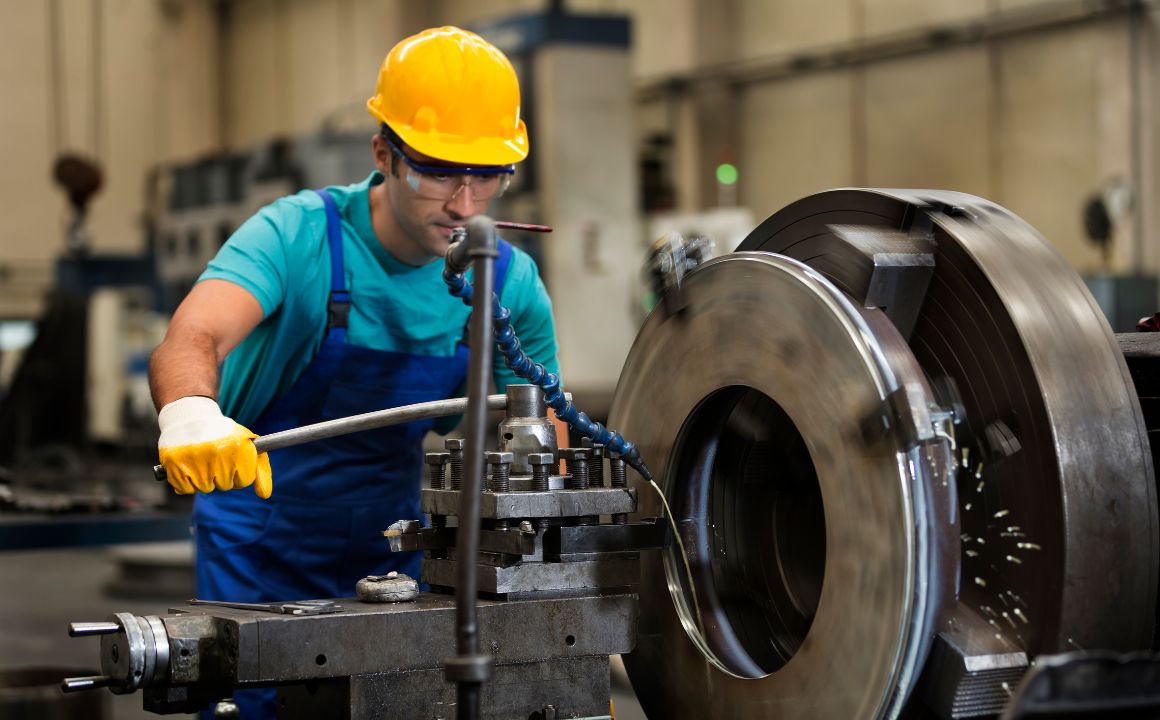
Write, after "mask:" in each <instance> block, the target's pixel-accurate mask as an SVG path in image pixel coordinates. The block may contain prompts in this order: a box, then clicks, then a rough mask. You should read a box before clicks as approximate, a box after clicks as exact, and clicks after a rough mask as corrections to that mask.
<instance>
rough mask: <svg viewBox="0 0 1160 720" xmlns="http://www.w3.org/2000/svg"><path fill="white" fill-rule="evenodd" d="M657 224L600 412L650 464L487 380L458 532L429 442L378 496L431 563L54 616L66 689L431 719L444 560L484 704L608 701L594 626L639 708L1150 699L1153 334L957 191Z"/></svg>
mask: <svg viewBox="0 0 1160 720" xmlns="http://www.w3.org/2000/svg"><path fill="white" fill-rule="evenodd" d="M683 248H684V246H683V245H682V244H681V243H680V242H672V243H668V244H666V245H665V246H663V247H661V248H660V249H659V250H658V253H657V255H656V256H655V257H654V260H655V264H654V268H655V271H656V274H655V277H656V279H657V280H658V286H660V287H662V288H663V298H662V301H661V303H660V305H659V306H658V307H657V309H656V310H655V311H654V312H653V313H652V314H651V315H650V316H649V318H648V319H647V320H646V321H645V323H644V325H643V327H642V328H641V330H640V332H639V335H638V336H637V339H636V342H635V344H634V345H633V348H632V350H631V352H630V354H629V357H628V359H627V361H626V363H625V366H624V369H623V372H622V374H621V377H620V381H619V384H618V386H617V391H616V395H615V399H614V402H613V406H612V411H611V416H610V418H609V427H610V428H615V429H616V430H618V431H619V432H620V433H622V434H623V436H624V437H625V438H627V439H630V440H631V441H633V442H634V443H636V446H637V448H638V449H639V452H640V456H641V457H643V458H647V459H648V462H649V466H650V468H651V470H652V473H653V476H654V478H655V488H654V486H653V485H652V484H650V483H648V482H645V481H644V480H642V479H640V478H639V477H636V475H635V473H628V472H627V471H626V468H625V462H624V459H623V458H621V457H618V456H615V454H613V456H612V457H607V455H609V453H607V452H605V450H606V448H603V447H601V446H599V444H595V445H593V444H589V446H588V447H580V448H558V447H557V444H556V441H555V438H554V435H553V434H552V433H550V432H549V431H550V429H551V426H550V424H549V423H547V422H546V421H545V420H544V405H543V395H542V394H541V393H540V392H539V390H538V389H537V388H535V387H532V386H516V387H513V388H510V389H509V391H508V393H507V395H506V397H504V398H493V400H492V403H491V404H492V407H500V406H502V407H506V409H507V418H506V419H505V421H504V422H503V423H501V425H500V427H499V430H498V437H497V441H498V445H499V451H498V452H494V453H490V454H488V456H487V457H486V458H475V460H474V462H475V463H476V464H477V465H478V464H482V463H483V462H484V460H486V462H487V465H488V467H489V469H490V472H489V473H488V487H487V489H486V490H485V491H484V492H483V494H482V495H481V496H479V497H478V498H475V499H477V500H478V501H479V502H478V508H479V511H478V513H479V519H481V520H482V522H483V528H482V530H481V531H480V533H479V539H478V545H479V553H478V557H477V558H476V559H474V560H472V558H473V557H474V556H475V553H472V552H467V551H465V550H464V548H463V547H461V546H460V545H461V543H459V542H457V540H456V532H455V528H456V527H457V526H458V525H459V524H460V523H458V522H456V521H457V520H458V519H459V517H458V514H459V508H460V507H461V505H460V501H461V500H463V499H464V498H463V497H462V496H463V491H462V489H461V483H462V481H463V477H464V473H465V470H464V465H463V463H464V461H465V457H464V455H463V452H464V451H463V445H462V442H461V441H459V440H450V441H448V452H447V453H445V454H439V453H437V454H432V455H429V456H428V468H429V470H430V475H429V482H428V487H427V488H425V489H424V490H423V496H422V506H423V510H424V512H425V513H428V514H429V516H430V522H429V523H428V525H427V526H426V527H424V526H423V524H422V523H420V522H418V519H414V518H404V519H402V521H401V522H398V523H395V524H393V525H392V522H393V521H395V520H399V519H397V518H383V521H384V522H383V526H384V528H386V529H387V531H386V536H387V537H385V538H384V540H383V542H390V543H391V545H392V548H393V549H396V550H399V551H422V552H424V560H423V571H422V578H420V580H421V581H422V582H424V583H426V584H428V585H429V586H430V589H429V590H428V591H425V592H418V588H417V587H416V586H415V584H414V583H413V582H411V581H410V580H409V579H407V578H400V577H373V576H372V577H368V578H367V580H366V581H364V583H360V588H359V589H358V591H357V594H356V589H355V588H352V589H351V592H352V597H349V598H338V599H322V600H303V599H301V598H286V603H282V604H275V605H270V606H263V607H249V608H245V607H228V606H223V605H224V604H218V605H215V604H195V605H191V606H188V607H182V608H176V609H174V610H173V611H172V613H171V614H169V615H165V616H161V617H155V616H148V617H138V616H134V615H131V614H118V615H116V616H114V617H113V618H111V619H110V620H109V621H108V622H102V623H77V624H74V625H73V627H72V631H73V634H75V635H88V634H97V635H101V636H102V637H101V654H100V657H101V666H102V675H101V676H98V677H95V678H74V679H70V680H67V681H66V689H83V688H85V687H95V686H107V687H108V688H109V689H111V690H112V691H113V692H117V693H126V692H134V691H137V690H141V691H142V693H143V696H144V705H145V707H146V708H147V709H149V710H153V711H156V712H161V713H164V712H178V711H181V712H188V711H191V710H194V709H200V708H203V707H205V706H206V705H207V704H209V703H211V702H213V701H216V700H219V699H221V698H226V697H228V696H229V695H230V694H231V692H232V691H233V689H235V688H244V687H251V686H259V685H277V686H278V687H279V705H280V706H281V708H282V709H281V710H280V713H282V714H280V717H287V718H297V717H303V718H305V717H310V718H322V717H337V718H352V719H355V720H360V719H364V718H386V717H389V718H442V717H450V716H452V715H454V714H456V712H457V708H456V695H455V692H454V687H453V686H452V685H450V684H449V683H448V682H447V677H451V676H452V675H454V674H455V673H448V675H447V676H445V666H447V665H448V664H449V663H448V658H449V657H450V656H451V655H452V654H453V648H454V641H455V630H454V619H455V618H454V616H455V610H454V593H455V592H457V591H462V590H464V586H463V585H462V584H461V583H459V582H458V578H459V577H461V575H459V574H458V571H459V570H460V569H461V566H462V564H463V563H464V562H470V563H472V565H473V567H474V569H475V571H476V572H475V583H474V586H475V587H474V590H475V591H477V592H478V593H479V594H480V596H481V599H480V600H479V601H478V621H479V628H478V632H479V640H480V648H481V652H482V653H483V654H484V655H486V656H487V657H488V658H489V661H490V663H491V665H492V670H491V672H490V675H487V674H483V675H481V676H480V680H479V681H480V682H482V699H481V702H480V715H481V716H482V717H488V718H521V719H525V718H545V719H546V718H563V717H589V718H591V717H604V716H608V714H609V703H608V699H609V681H608V663H609V660H608V658H609V656H611V655H616V654H622V655H624V661H625V666H626V668H627V670H628V673H629V676H630V678H631V680H632V683H633V686H634V688H635V689H636V691H637V694H638V696H639V697H640V700H641V703H642V705H643V706H644V708H645V710H646V711H647V713H648V714H649V716H650V717H665V718H668V717H680V718H707V717H720V718H735V717H738V718H739V717H777V718H897V717H909V718H916V717H938V718H965V717H985V716H994V715H997V714H999V713H1003V712H1005V713H1006V717H1011V718H1016V717H1033V716H1040V717H1043V716H1057V715H1058V714H1060V713H1064V712H1065V711H1068V710H1069V709H1073V710H1074V709H1076V708H1080V709H1086V710H1085V711H1089V712H1096V711H1100V709H1101V708H1102V709H1104V710H1109V709H1116V708H1124V707H1132V708H1136V709H1139V708H1146V707H1152V708H1155V707H1156V706H1157V699H1158V698H1157V697H1156V696H1157V695H1158V694H1160V691H1158V690H1157V689H1156V688H1157V684H1156V679H1157V677H1160V673H1157V670H1156V667H1157V665H1156V663H1155V662H1154V661H1153V660H1152V658H1151V655H1150V654H1144V655H1131V653H1133V652H1137V651H1140V652H1146V651H1151V650H1154V649H1155V630H1156V625H1157V583H1158V571H1160V535H1158V514H1157V497H1156V495H1157V492H1156V481H1155V475H1154V461H1153V457H1154V455H1153V449H1152V446H1151V445H1150V443H1149V438H1150V433H1151V432H1152V431H1153V430H1154V429H1155V428H1156V427H1157V426H1158V424H1160V415H1158V414H1157V412H1156V411H1157V400H1156V399H1155V398H1156V397H1158V396H1160V393H1157V392H1156V387H1157V384H1158V383H1157V378H1158V377H1160V375H1158V374H1157V373H1156V371H1155V369H1154V366H1156V364H1157V363H1158V362H1160V341H1157V342H1153V340H1152V336H1151V335H1150V334H1137V335H1122V336H1118V337H1117V336H1115V335H1113V333H1112V332H1111V330H1110V328H1109V327H1108V325H1107V322H1106V321H1105V320H1104V318H1103V315H1102V314H1101V311H1100V309H1099V308H1098V307H1097V305H1096V304H1095V302H1094V301H1093V299H1092V297H1091V296H1090V294H1089V293H1088V292H1087V290H1086V289H1085V288H1084V285H1083V283H1082V282H1081V280H1080V278H1079V277H1078V276H1077V275H1076V273H1075V272H1074V271H1073V270H1072V269H1071V268H1070V267H1069V266H1068V265H1067V263H1066V262H1065V261H1064V260H1063V258H1062V257H1061V256H1060V255H1059V254H1058V253H1057V252H1056V251H1055V250H1054V249H1052V247H1051V246H1050V245H1049V244H1048V243H1047V242H1046V241H1045V240H1044V238H1042V237H1041V236H1040V235H1039V234H1038V233H1037V232H1036V231H1035V230H1034V229H1033V228H1032V227H1030V226H1029V225H1028V224H1027V223H1025V222H1024V221H1022V220H1021V219H1020V218H1018V217H1016V216H1015V215H1014V214H1012V213H1010V212H1009V211H1007V210H1005V209H1003V208H1001V207H999V206H997V205H995V204H993V203H990V202H988V201H986V200H982V199H980V198H977V197H973V196H969V195H965V194H960V193H953V192H942V191H926V190H857V189H852V190H835V191H829V192H824V193H820V194H818V195H814V196H811V197H807V198H805V199H802V200H800V201H798V202H795V203H793V204H792V205H790V206H788V207H786V208H785V209H783V210H781V211H779V212H778V213H776V214H774V215H773V216H771V217H770V218H769V219H768V220H766V221H765V222H764V223H762V224H761V225H760V226H759V227H758V228H757V229H755V230H754V231H753V232H752V233H751V234H750V236H749V237H748V238H747V239H746V240H745V241H744V242H743V243H742V245H741V246H740V247H739V248H738V250H737V251H736V252H734V253H731V254H728V255H725V256H722V257H719V258H715V259H711V260H708V261H704V262H701V261H700V256H699V253H700V249H699V248H691V250H692V251H691V252H689V253H685V252H684V251H683ZM460 410H461V408H460ZM467 459H468V460H470V458H467ZM561 459H563V460H565V461H566V463H567V469H566V471H565V472H561V469H560V468H559V467H558V465H557V463H558V462H559V460H561ZM630 475H631V476H630ZM388 526H390V527H389V528H388ZM371 570H372V569H370V568H368V572H370V571H371ZM471 672H474V671H473V670H469V669H464V667H460V668H459V670H458V677H459V678H462V677H464V676H465V675H467V674H470V673H471ZM1149 703H1151V705H1149ZM1093 708H1094V709H1095V710H1093ZM1109 711H1110V710H1109ZM1053 713H1055V714H1053ZM1092 716H1094V715H1092Z"/></svg>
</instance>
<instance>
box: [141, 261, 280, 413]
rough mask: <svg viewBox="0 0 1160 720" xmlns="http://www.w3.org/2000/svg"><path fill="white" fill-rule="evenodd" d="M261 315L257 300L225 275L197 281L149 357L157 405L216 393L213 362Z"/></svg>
mask: <svg viewBox="0 0 1160 720" xmlns="http://www.w3.org/2000/svg"><path fill="white" fill-rule="evenodd" d="M261 321H262V306H261V304H260V303H259V302H258V300H257V298H255V297H254V296H253V295H252V294H250V292H249V291H247V290H245V289H243V288H242V287H241V286H239V285H235V284H234V283H232V282H229V281H227V280H205V281H203V282H200V283H198V284H197V285H195V286H194V287H193V290H191V291H190V293H189V295H187V296H186V298H185V300H183V301H182V302H181V305H179V306H178V308H177V312H175V313H174V314H173V320H172V321H171V322H170V323H169V330H168V331H167V332H166V333H165V340H164V341H162V343H161V344H160V345H158V346H157V349H156V350H154V351H153V356H152V357H151V358H150V359H149V388H150V390H151V391H152V393H153V404H154V405H156V406H157V409H158V410H160V409H161V408H162V407H164V406H165V405H167V404H169V403H170V402H173V401H174V400H177V399H178V398H183V397H187V396H190V395H204V396H205V397H209V398H214V399H216V398H217V394H218V380H219V371H218V368H219V367H220V366H221V363H222V362H223V361H224V360H225V358H226V355H228V354H229V353H230V351H231V350H233V349H234V348H235V347H237V345H238V343H240V342H241V341H242V340H243V339H245V337H246V336H247V335H249V334H250V332H251V331H252V330H253V329H254V328H255V327H257V326H258V323H260V322H261Z"/></svg>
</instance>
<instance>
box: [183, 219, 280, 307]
mask: <svg viewBox="0 0 1160 720" xmlns="http://www.w3.org/2000/svg"><path fill="white" fill-rule="evenodd" d="M280 204H281V202H280V203H275V204H273V205H267V206H266V207H264V208H262V209H261V210H260V211H258V213H257V214H255V215H253V216H252V217H250V219H249V220H246V222H244V223H242V226H241V227H239V228H238V229H237V230H236V231H235V232H234V234H233V235H231V236H230V239H229V240H227V241H226V243H225V245H222V248H221V250H219V251H218V254H217V255H215V256H214V259H213V260H211V261H210V262H209V265H208V266H207V267H206V269H205V272H203V273H202V274H201V277H199V278H198V282H201V281H202V280H210V279H216V280H228V281H229V282H232V283H234V284H235V285H239V286H241V287H242V288H243V289H245V290H247V291H248V292H249V293H250V294H251V295H253V296H254V297H255V298H257V300H258V302H259V303H260V304H261V306H262V316H263V318H266V317H269V316H270V314H271V313H273V312H274V311H275V310H277V309H278V307H279V306H280V305H281V304H282V301H283V300H284V299H285V297H286V286H287V276H288V267H289V261H288V258H287V255H286V253H287V247H286V243H285V242H284V239H283V231H282V230H281V229H280V228H282V227H283V223H282V219H281V218H280V215H282V214H283V211H282V209H281V208H280V207H279V205H280Z"/></svg>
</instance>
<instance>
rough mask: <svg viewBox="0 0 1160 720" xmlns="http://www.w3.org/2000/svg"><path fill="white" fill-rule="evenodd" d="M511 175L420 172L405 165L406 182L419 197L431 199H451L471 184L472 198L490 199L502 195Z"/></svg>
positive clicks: (509, 182)
mask: <svg viewBox="0 0 1160 720" xmlns="http://www.w3.org/2000/svg"><path fill="white" fill-rule="evenodd" d="M511 180H512V176H511V175H509V174H507V173H493V174H486V175H457V174H454V173H447V174H434V173H421V172H419V171H417V170H415V169H414V168H412V167H407V184H408V185H410V186H411V189H412V190H414V191H415V193H416V194H418V195H419V196H420V197H425V198H429V199H431V200H451V199H452V198H454V197H455V196H456V195H458V194H459V192H460V191H461V190H462V189H463V188H464V186H468V185H470V186H471V197H472V199H473V200H491V199H493V198H497V197H499V196H501V195H503V193H504V191H505V190H507V188H508V185H510V184H511Z"/></svg>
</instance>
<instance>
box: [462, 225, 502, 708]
mask: <svg viewBox="0 0 1160 720" xmlns="http://www.w3.org/2000/svg"><path fill="white" fill-rule="evenodd" d="M465 244H466V245H468V251H467V254H468V257H470V258H472V259H473V261H474V263H473V264H474V267H475V294H474V296H473V298H472V303H471V329H470V333H471V334H470V338H471V356H470V363H469V366H468V373H467V400H468V405H467V407H468V411H467V419H466V420H467V447H466V448H465V452H464V455H465V457H464V460H465V463H464V465H465V467H464V472H463V490H462V492H461V493H460V494H459V533H458V536H457V537H456V547H457V548H458V554H457V557H458V560H459V563H458V571H459V573H458V574H459V577H458V578H457V582H458V591H457V592H456V596H455V619H456V636H457V637H456V650H457V657H456V658H455V661H456V665H458V666H459V671H460V672H461V673H462V672H463V671H464V670H465V668H464V667H463V665H465V664H470V665H473V666H474V667H473V669H474V671H475V672H474V673H472V675H473V677H465V676H463V675H460V676H459V677H458V678H457V683H458V692H457V696H458V716H459V720H474V719H475V718H476V717H478V714H479V694H480V685H481V684H482V679H483V678H484V677H486V675H487V673H488V670H487V668H488V665H487V664H485V662H486V661H485V658H482V657H480V655H479V636H478V630H479V628H478V627H477V624H476V622H477V618H476V600H477V597H478V594H479V593H478V590H477V589H476V585H477V576H478V571H479V568H478V565H477V563H478V555H479V527H480V519H479V513H480V494H481V493H482V492H483V473H484V456H483V452H484V448H485V443H486V438H487V406H486V401H487V388H488V383H489V381H490V380H491V357H492V338H491V330H492V317H491V311H492V308H491V295H492V291H493V288H494V285H495V258H496V256H498V255H499V252H498V251H497V249H496V239H495V225H494V224H493V223H492V221H491V219H490V218H487V217H483V216H477V217H474V218H472V219H471V220H469V221H468V222H467V241H466V243H465Z"/></svg>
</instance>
